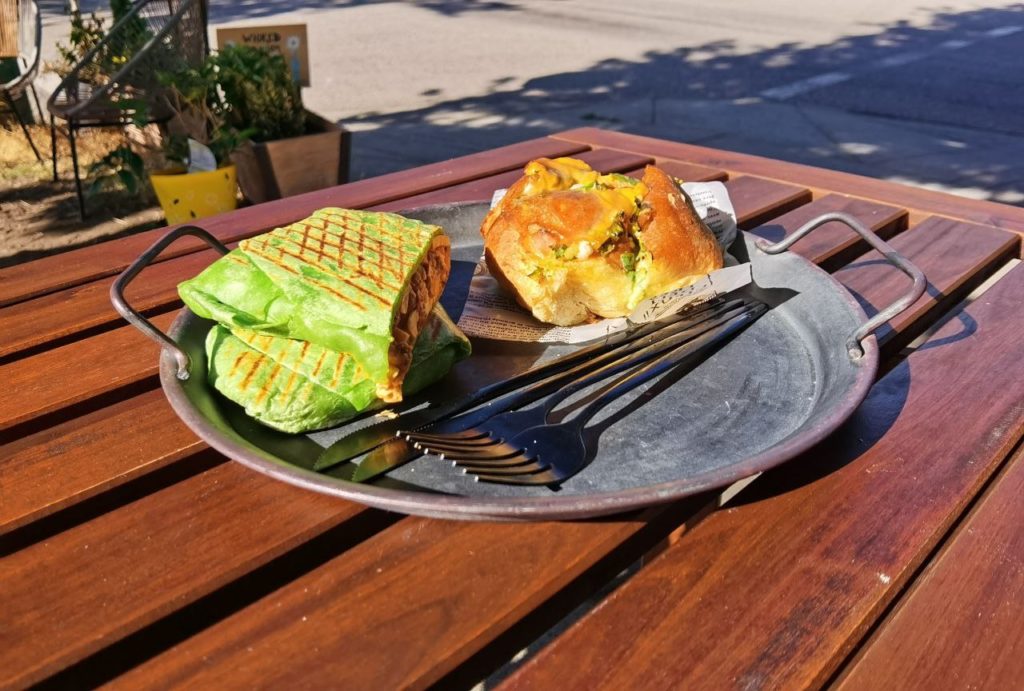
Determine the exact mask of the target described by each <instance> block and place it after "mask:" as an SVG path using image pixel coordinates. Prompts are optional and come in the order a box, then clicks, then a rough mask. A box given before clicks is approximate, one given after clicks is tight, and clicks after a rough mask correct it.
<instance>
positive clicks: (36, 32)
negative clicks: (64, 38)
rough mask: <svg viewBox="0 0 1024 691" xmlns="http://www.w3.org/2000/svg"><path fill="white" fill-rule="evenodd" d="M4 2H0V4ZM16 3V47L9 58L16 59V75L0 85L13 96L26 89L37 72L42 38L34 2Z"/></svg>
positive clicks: (38, 16)
mask: <svg viewBox="0 0 1024 691" xmlns="http://www.w3.org/2000/svg"><path fill="white" fill-rule="evenodd" d="M5 1H6V0H0V3H2V2H5ZM17 2H18V22H17V30H16V32H15V35H16V36H17V43H18V45H17V47H16V49H15V51H14V55H12V56H10V57H17V58H18V75H17V76H16V77H14V78H13V79H12V80H10V81H9V82H7V83H6V84H0V89H3V90H4V91H7V92H10V93H11V94H12V95H14V96H17V95H20V91H21V90H22V89H23V88H25V87H27V86H28V85H29V84H30V83H31V82H32V80H33V79H35V77H36V74H37V73H38V72H39V58H40V43H41V42H42V36H43V20H42V16H41V15H40V14H39V5H38V4H36V0H17Z"/></svg>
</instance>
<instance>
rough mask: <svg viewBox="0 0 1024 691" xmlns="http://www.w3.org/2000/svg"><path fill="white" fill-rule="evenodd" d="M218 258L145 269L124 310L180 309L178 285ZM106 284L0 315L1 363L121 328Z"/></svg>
mask: <svg viewBox="0 0 1024 691" xmlns="http://www.w3.org/2000/svg"><path fill="white" fill-rule="evenodd" d="M217 256H218V255H217V254H216V253H215V252H214V251H213V250H205V251H202V252H196V253H193V254H188V255H185V256H184V257H178V258H176V259H170V260H168V261H164V262H160V263H158V264H154V265H152V266H150V267H148V268H146V269H145V270H144V271H143V272H142V273H141V274H139V275H138V276H137V277H136V278H135V280H134V281H133V282H132V283H131V284H130V285H129V286H128V290H127V291H125V295H126V297H127V298H128V302H129V304H131V305H132V307H134V308H136V309H137V310H140V311H143V312H151V311H161V310H162V311H166V310H168V309H171V308H172V307H174V306H176V305H179V304H181V303H180V301H178V300H177V294H178V293H177V285H178V283H179V282H181V281H183V280H185V279H186V278H191V277H192V276H195V275H196V274H198V273H199V272H200V271H202V270H203V269H205V268H206V267H207V266H209V265H210V262H212V261H213V260H214V259H216V258H217ZM111 283H113V279H111V278H101V279H99V280H96V281H93V282H91V283H85V284H83V285H80V286H76V287H74V288H70V289H68V290H62V291H60V292H56V293H49V294H47V295H42V296H40V297H37V298H32V299H31V300H26V301H24V302H19V303H18V304H16V305H10V306H8V307H6V308H4V309H3V310H0V333H3V334H4V338H3V340H2V341H0V358H4V359H6V360H8V361H11V360H13V358H14V357H15V356H19V357H20V356H22V355H23V354H24V353H25V351H30V350H32V349H35V348H39V347H43V346H47V345H50V344H51V343H53V342H54V341H57V342H58V343H60V342H63V341H65V340H68V339H69V338H70V337H72V336H76V335H78V334H82V333H83V332H92V331H100V330H104V329H106V330H109V329H112V328H114V327H115V326H119V325H122V324H124V323H125V322H124V319H122V318H121V315H119V314H118V313H117V312H115V311H114V307H113V306H112V305H111V304H110V284H111ZM82 366H83V367H84V366H86V365H85V364H84V363H83V364H82Z"/></svg>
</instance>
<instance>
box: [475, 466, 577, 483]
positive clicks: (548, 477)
mask: <svg viewBox="0 0 1024 691" xmlns="http://www.w3.org/2000/svg"><path fill="white" fill-rule="evenodd" d="M475 477H476V479H477V480H479V481H480V482H490V483H494V484H499V485H553V484H555V483H558V482H561V481H562V480H563V479H564V478H563V477H562V476H561V475H559V474H558V473H556V472H554V471H553V470H551V469H548V470H544V471H541V472H539V473H535V474H533V475H494V474H493V473H491V474H486V475H485V474H478V475H476V476H475Z"/></svg>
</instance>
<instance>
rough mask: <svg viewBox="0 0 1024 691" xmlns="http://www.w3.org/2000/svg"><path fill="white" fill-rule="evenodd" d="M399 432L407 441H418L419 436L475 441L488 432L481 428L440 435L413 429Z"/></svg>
mask: <svg viewBox="0 0 1024 691" xmlns="http://www.w3.org/2000/svg"><path fill="white" fill-rule="evenodd" d="M398 434H399V436H401V437H404V438H405V439H406V441H416V439H417V438H421V437H422V438H425V439H434V438H436V439H445V440H448V439H460V440H463V441H473V440H476V439H480V438H482V437H486V436H487V433H486V432H482V431H480V430H479V429H467V430H464V431H462V432H452V433H451V434H440V435H438V434H427V433H425V432H416V431H412V432H399V433H398Z"/></svg>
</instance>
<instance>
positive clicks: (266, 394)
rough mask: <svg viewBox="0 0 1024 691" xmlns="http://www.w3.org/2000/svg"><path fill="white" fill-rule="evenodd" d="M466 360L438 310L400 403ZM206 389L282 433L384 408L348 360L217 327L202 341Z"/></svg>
mask: <svg viewBox="0 0 1024 691" xmlns="http://www.w3.org/2000/svg"><path fill="white" fill-rule="evenodd" d="M467 355H469V341H468V340H466V337H465V336H464V335H463V334H462V332H461V331H459V328H458V327H457V326H455V324H454V323H452V321H451V319H450V318H449V317H448V315H447V313H445V311H444V308H443V307H441V306H440V305H437V306H436V307H434V311H433V312H432V313H431V315H430V319H429V320H428V321H427V324H426V326H425V328H424V329H423V331H422V333H420V337H419V338H418V339H417V341H416V346H415V347H414V348H413V353H412V366H411V367H410V369H409V373H408V374H407V375H406V377H405V381H404V383H403V387H402V390H403V393H404V394H405V395H407V396H411V395H412V394H415V393H417V392H418V391H421V390H422V389H424V388H426V387H427V386H429V385H430V384H433V383H434V382H435V381H437V380H438V379H440V378H441V377H443V376H444V375H445V374H446V373H447V372H448V370H449V369H450V368H451V366H452V365H453V364H454V363H455V362H457V361H458V360H461V359H462V358H464V357H466V356H467ZM206 356H207V361H208V362H209V367H210V373H209V376H210V382H211V383H212V384H213V385H214V387H216V389H217V390H218V391H220V392H221V393H222V394H224V395H225V396H226V397H227V398H229V399H231V400H233V401H235V402H236V403H238V404H239V405H241V406H243V407H244V408H245V412H246V413H247V414H248V415H249V416H250V417H253V418H255V419H256V420H259V421H260V422H262V423H263V424H265V425H267V426H269V427H273V428H275V429H279V430H281V431H282V432H304V431H309V430H314V429H322V428H324V427H330V426H332V425H337V424H339V423H341V422H344V421H345V420H348V419H349V418H352V417H354V416H355V415H357V414H359V413H361V412H363V411H366V410H373V409H377V408H380V407H382V406H383V405H384V402H383V401H381V400H380V399H379V398H378V397H377V395H376V392H375V386H374V382H373V380H372V379H370V378H369V377H368V376H367V375H366V371H365V370H364V369H363V368H362V367H361V366H360V365H359V364H358V363H357V362H356V361H355V358H353V357H352V356H351V355H348V354H345V353H339V352H336V351H333V350H328V349H327V348H324V347H323V346H320V345H316V344H314V343H310V342H309V341H298V340H295V339H291V338H283V337H281V336H270V335H268V334H262V333H258V332H256V331H250V330H247V329H240V328H237V327H232V328H228V327H226V326H222V325H220V324H218V325H216V326H214V327H213V328H212V329H210V333H209V335H208V336H207V338H206Z"/></svg>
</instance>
